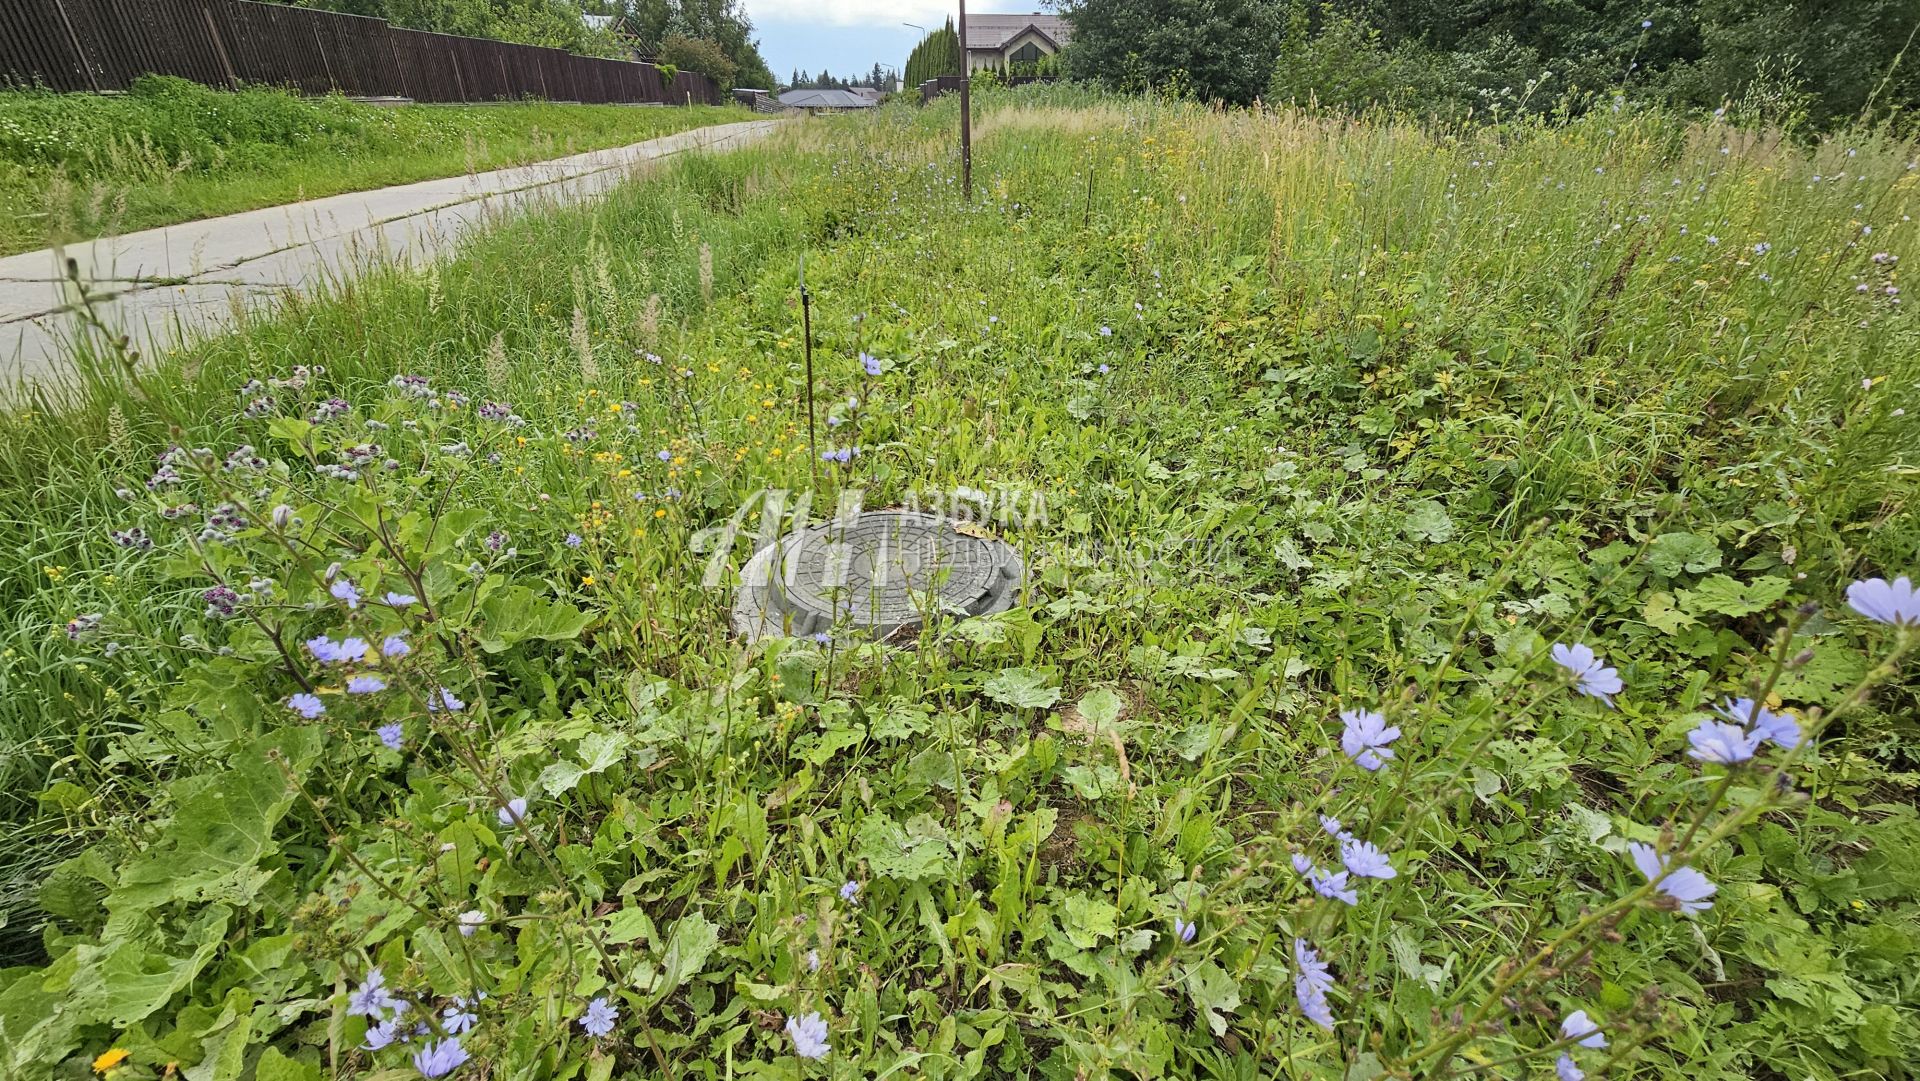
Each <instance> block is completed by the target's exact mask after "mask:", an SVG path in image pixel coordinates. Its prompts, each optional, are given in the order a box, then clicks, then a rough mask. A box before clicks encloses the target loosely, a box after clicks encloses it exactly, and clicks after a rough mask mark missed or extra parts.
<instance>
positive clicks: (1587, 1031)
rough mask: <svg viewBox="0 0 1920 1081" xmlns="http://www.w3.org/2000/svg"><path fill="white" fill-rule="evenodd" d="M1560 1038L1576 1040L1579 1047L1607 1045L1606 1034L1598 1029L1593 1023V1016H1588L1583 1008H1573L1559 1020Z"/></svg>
mask: <svg viewBox="0 0 1920 1081" xmlns="http://www.w3.org/2000/svg"><path fill="white" fill-rule="evenodd" d="M1560 1038H1561V1039H1563V1040H1574V1041H1577V1042H1578V1043H1579V1044H1580V1046H1581V1047H1605V1046H1607V1037H1606V1034H1605V1033H1603V1032H1601V1031H1600V1026H1599V1025H1596V1024H1594V1023H1593V1018H1591V1017H1588V1016H1587V1011H1585V1010H1575V1011H1573V1012H1572V1013H1570V1014H1568V1015H1567V1019H1566V1020H1564V1021H1562V1022H1560Z"/></svg>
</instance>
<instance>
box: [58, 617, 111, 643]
mask: <svg viewBox="0 0 1920 1081" xmlns="http://www.w3.org/2000/svg"><path fill="white" fill-rule="evenodd" d="M106 618H107V617H106V616H105V615H103V614H102V613H99V612H87V613H85V614H83V615H77V616H74V617H73V618H72V619H69V620H67V641H69V642H78V641H81V640H82V639H84V638H86V637H87V636H88V635H90V634H92V633H93V632H94V631H95V630H97V629H99V627H100V624H101V622H102V621H103V620H105V619H106Z"/></svg>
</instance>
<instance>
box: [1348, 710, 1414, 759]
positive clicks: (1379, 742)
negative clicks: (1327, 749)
mask: <svg viewBox="0 0 1920 1081" xmlns="http://www.w3.org/2000/svg"><path fill="white" fill-rule="evenodd" d="M1340 719H1341V720H1342V721H1345V722H1346V729H1345V731H1343V732H1341V733H1340V749H1341V750H1342V751H1345V752H1346V754H1347V757H1348V758H1351V759H1353V760H1354V762H1356V763H1358V764H1359V766H1360V768H1361V769H1364V770H1368V771H1370V772H1371V771H1373V770H1377V769H1379V768H1380V767H1381V766H1384V765H1386V764H1387V762H1388V761H1389V760H1390V759H1392V758H1393V752H1392V751H1391V750H1389V749H1388V747H1387V745H1388V744H1390V743H1392V742H1393V741H1394V740H1397V739H1399V738H1400V729H1399V727H1398V726H1395V725H1389V724H1387V719H1386V718H1385V717H1382V716H1381V715H1380V714H1378V713H1375V712H1373V711H1372V710H1365V709H1349V710H1344V711H1342V712H1341V714H1340Z"/></svg>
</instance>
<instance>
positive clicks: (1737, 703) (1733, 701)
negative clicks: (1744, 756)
mask: <svg viewBox="0 0 1920 1081" xmlns="http://www.w3.org/2000/svg"><path fill="white" fill-rule="evenodd" d="M1719 713H1720V715H1721V716H1722V717H1725V718H1726V719H1727V720H1729V721H1733V722H1734V723H1736V724H1741V725H1745V726H1746V728H1747V730H1748V731H1750V732H1752V733H1753V735H1754V736H1755V737H1756V738H1758V739H1761V740H1771V741H1773V742H1774V743H1775V744H1777V745H1778V746H1781V747H1785V748H1787V749H1788V750H1792V749H1793V748H1795V747H1798V746H1800V725H1799V723H1798V722H1796V721H1795V720H1794V719H1793V718H1792V717H1791V716H1782V715H1781V714H1778V713H1775V712H1774V711H1772V710H1770V709H1768V708H1767V707H1765V706H1763V705H1760V704H1759V703H1757V702H1755V701H1754V700H1753V699H1751V698H1729V699H1727V700H1726V701H1725V702H1724V703H1722V704H1721V705H1720V707H1719Z"/></svg>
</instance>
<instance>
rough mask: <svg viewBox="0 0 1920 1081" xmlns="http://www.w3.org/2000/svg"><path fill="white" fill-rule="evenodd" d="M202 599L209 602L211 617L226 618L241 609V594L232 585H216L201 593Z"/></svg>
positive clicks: (208, 612)
mask: <svg viewBox="0 0 1920 1081" xmlns="http://www.w3.org/2000/svg"><path fill="white" fill-rule="evenodd" d="M200 599H201V600H203V601H206V602H207V615H208V616H209V617H217V618H220V619H226V618H229V617H231V616H232V615H233V614H234V613H235V612H238V611H239V610H240V594H238V593H235V592H234V591H233V587H232V586H214V587H213V588H212V589H209V590H207V591H206V592H205V593H202V594H200Z"/></svg>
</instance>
